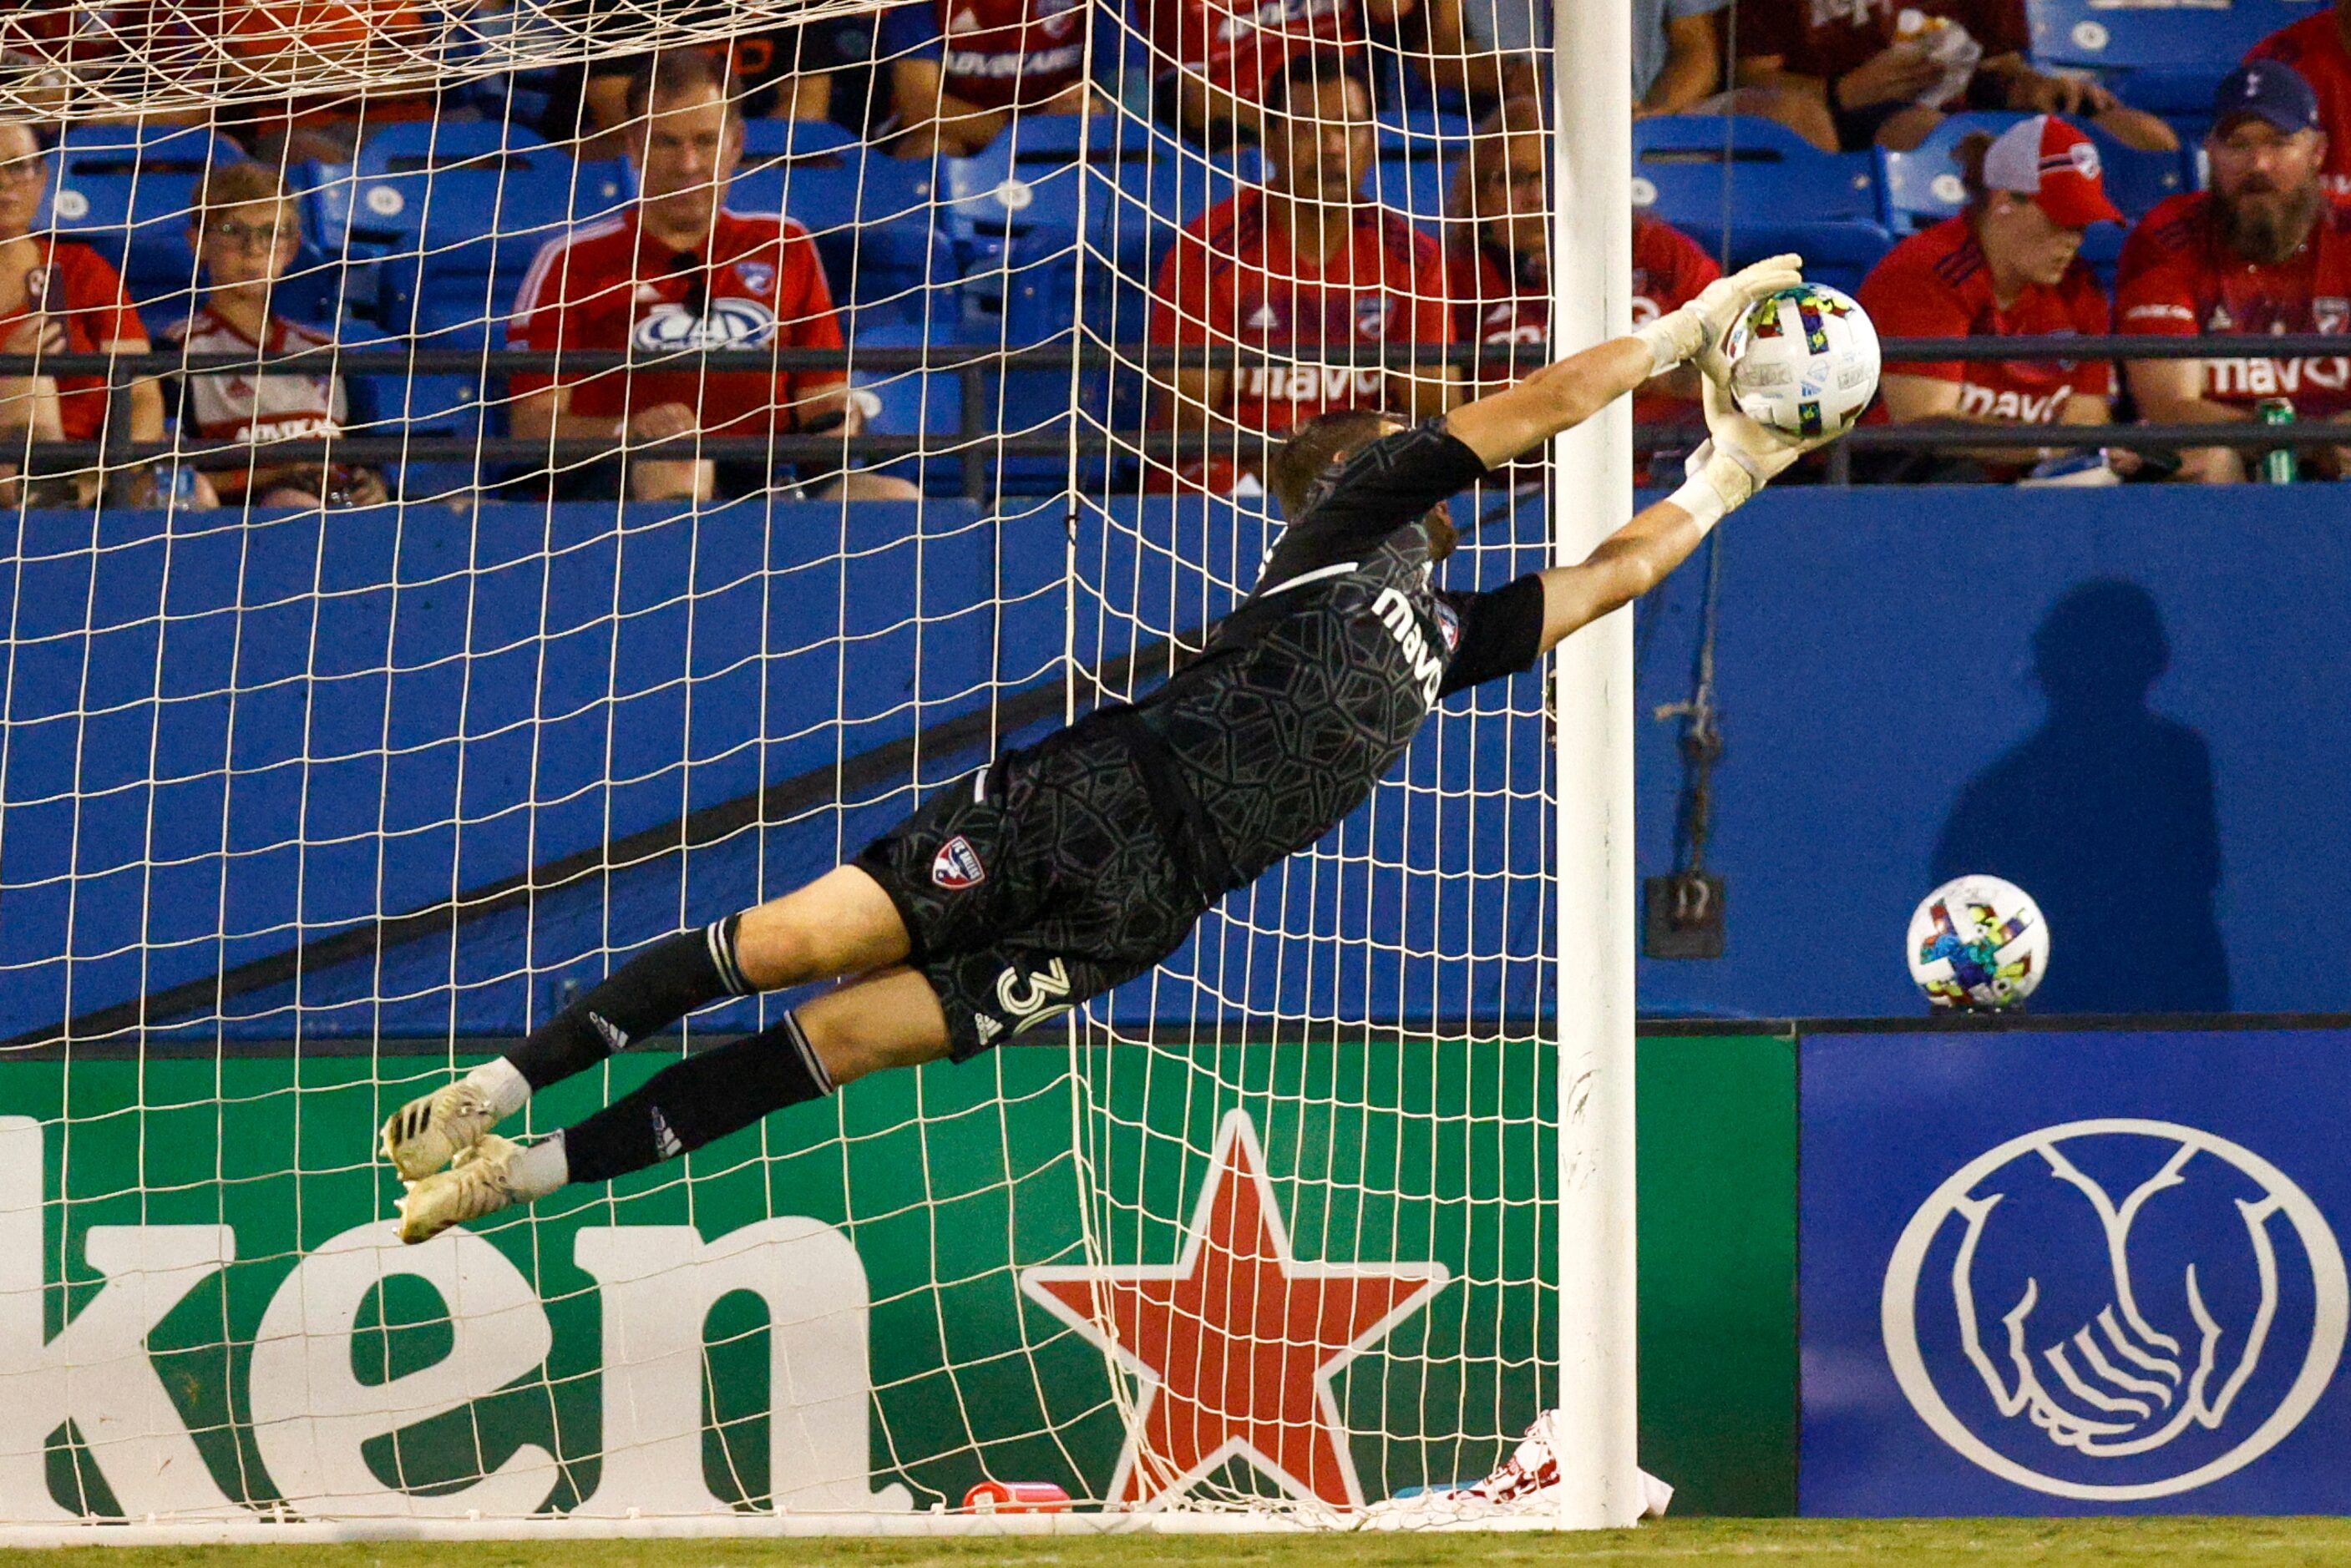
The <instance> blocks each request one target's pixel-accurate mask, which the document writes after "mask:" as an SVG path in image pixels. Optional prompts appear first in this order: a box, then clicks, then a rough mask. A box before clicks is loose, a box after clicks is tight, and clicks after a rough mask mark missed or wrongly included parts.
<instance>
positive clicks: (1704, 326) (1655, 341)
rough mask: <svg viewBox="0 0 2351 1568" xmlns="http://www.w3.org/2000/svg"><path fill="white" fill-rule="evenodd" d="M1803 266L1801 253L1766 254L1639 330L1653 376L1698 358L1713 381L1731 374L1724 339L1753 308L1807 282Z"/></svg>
mask: <svg viewBox="0 0 2351 1568" xmlns="http://www.w3.org/2000/svg"><path fill="white" fill-rule="evenodd" d="M1803 265H1804V258H1803V257H1802V256H1799V255H1781V256H1766V257H1765V258H1764V259H1763V260H1761V261H1760V262H1757V263H1756V264H1755V265H1752V266H1748V267H1741V268H1740V270H1739V271H1737V272H1735V273H1732V274H1731V275H1729V277H1719V278H1716V279H1715V280H1714V281H1713V282H1712V283H1710V284H1708V285H1707V286H1705V287H1704V288H1702V289H1700V290H1698V297H1697V298H1696V299H1693V300H1691V301H1690V302H1689V303H1688V304H1687V305H1685V306H1682V307H1681V308H1680V309H1679V310H1669V311H1667V313H1666V314H1665V315H1663V316H1660V317H1657V318H1656V320H1655V321H1652V322H1650V323H1649V324H1648V325H1647V326H1646V327H1642V328H1640V329H1639V330H1638V331H1636V332H1635V333H1634V334H1633V336H1634V337H1638V338H1639V339H1640V340H1641V341H1642V342H1644V343H1646V344H1647V345H1648V346H1649V359H1650V366H1651V368H1650V370H1649V374H1651V375H1652V376H1655V375H1657V374H1659V373H1660V372H1662V371H1666V370H1670V369H1673V368H1674V367H1675V366H1677V365H1678V364H1680V363H1682V362H1683V361H1684V360H1686V359H1696V360H1697V361H1698V369H1701V370H1703V371H1705V372H1706V374H1707V376H1708V379H1711V380H1718V381H1719V380H1721V379H1724V378H1725V377H1727V376H1728V375H1729V373H1730V369H1729V366H1728V365H1726V364H1725V363H1724V362H1723V358H1722V340H1723V338H1724V337H1725V336H1727V335H1728V334H1729V331H1730V329H1731V327H1733V326H1734V325H1735V324H1736V323H1737V322H1738V320H1739V318H1740V316H1742V315H1744V314H1745V313H1746V310H1747V307H1748V306H1750V305H1752V304H1754V303H1755V302H1756V301H1757V300H1759V299H1761V298H1764V297H1765V296H1768V295H1771V294H1773V293H1775V292H1777V291H1778V290H1780V289H1783V288H1793V287H1795V286H1796V285H1798V284H1800V283H1802V282H1803V281H1804V275H1803V273H1802V271H1801V270H1800V269H1801V268H1802V266H1803Z"/></svg>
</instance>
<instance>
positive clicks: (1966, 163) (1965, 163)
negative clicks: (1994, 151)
mask: <svg viewBox="0 0 2351 1568" xmlns="http://www.w3.org/2000/svg"><path fill="white" fill-rule="evenodd" d="M1990 151H1991V136H1989V135H1988V134H1986V133H1985V132H1983V131H1980V130H1970V131H1969V132H1968V133H1967V134H1966V135H1965V136H1962V137H1960V138H1959V145H1957V146H1956V147H1953V148H1952V149H1951V161H1952V162H1953V163H1956V164H1958V165H1959V184H1960V185H1961V186H1962V187H1963V188H1964V189H1965V190H1966V191H1967V193H1968V211H1969V212H1970V213H1973V212H1975V211H1977V210H1979V209H1980V208H1981V207H1982V206H1983V204H1984V202H1985V201H1986V200H1987V199H1988V198H1989V197H1990V196H1991V190H1990V189H1989V188H1988V187H1987V186H1986V185H1985V184H1984V171H1983V166H1984V154H1985V153H1987V152H1990Z"/></svg>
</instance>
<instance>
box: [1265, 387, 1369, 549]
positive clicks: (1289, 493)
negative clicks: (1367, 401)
mask: <svg viewBox="0 0 2351 1568" xmlns="http://www.w3.org/2000/svg"><path fill="white" fill-rule="evenodd" d="M1394 423H1395V421H1393V420H1391V419H1389V418H1388V417H1387V416H1386V415H1384V414H1381V413H1377V412H1374V410H1370V409H1341V410H1337V411H1336V412H1335V413H1328V414H1316V415H1315V416H1314V417H1313V418H1312V419H1311V420H1301V421H1299V422H1298V423H1297V424H1294V425H1292V426H1290V432H1289V434H1287V435H1285V436H1284V437H1283V438H1282V441H1281V444H1280V446H1278V447H1275V448H1274V449H1273V457H1272V459H1271V460H1270V462H1267V463H1266V465H1265V483H1266V488H1267V489H1269V490H1270V491H1272V492H1273V498H1274V500H1275V501H1277V502H1279V503H1280V505H1281V515H1282V517H1283V519H1284V520H1285V521H1288V522H1291V523H1295V522H1297V521H1298V519H1299V518H1300V517H1301V515H1303V514H1304V513H1305V511H1306V497H1307V493H1308V492H1309V491H1311V490H1312V489H1313V488H1314V482H1315V481H1316V480H1318V479H1320V478H1322V474H1323V472H1324V471H1325V470H1326V469H1328V468H1329V467H1330V466H1331V465H1332V463H1334V462H1340V461H1341V460H1342V459H1343V458H1345V457H1347V456H1348V455H1350V454H1351V453H1353V452H1354V450H1355V449H1356V448H1357V447H1360V446H1363V445H1364V444H1365V443H1367V442H1370V441H1377V440H1379V439H1380V437H1381V436H1382V435H1383V434H1384V433H1385V432H1386V431H1387V428H1388V426H1390V425H1391V424H1394Z"/></svg>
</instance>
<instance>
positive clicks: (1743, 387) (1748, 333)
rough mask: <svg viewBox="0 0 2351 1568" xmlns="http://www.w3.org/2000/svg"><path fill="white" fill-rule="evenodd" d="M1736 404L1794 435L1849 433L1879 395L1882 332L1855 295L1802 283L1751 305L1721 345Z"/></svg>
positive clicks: (1752, 417)
mask: <svg viewBox="0 0 2351 1568" xmlns="http://www.w3.org/2000/svg"><path fill="white" fill-rule="evenodd" d="M1723 357H1724V358H1727V359H1729V362H1730V398H1731V400H1732V401H1733V402H1735V403H1737V404H1738V405H1739V411H1740V413H1742V414H1745V415H1746V416H1747V417H1748V418H1749V419H1750V420H1753V421H1755V422H1756V423H1757V424H1761V425H1769V426H1770V427H1771V429H1773V430H1775V431H1782V432H1784V433H1785V434H1788V435H1792V436H1817V435H1843V434H1844V432H1845V431H1847V430H1849V429H1851V428H1852V425H1853V422H1854V421H1855V420H1857V419H1859V418H1861V411H1862V410H1864V409H1865V408H1867V407H1869V400H1870V399H1871V398H1873V397H1875V396H1876V395H1877V367H1878V355H1877V328H1876V327H1873V326H1871V325H1870V322H1869V315H1868V313H1867V312H1866V311H1865V310H1863V309H1862V308H1861V306H1860V305H1859V304H1858V303H1856V302H1855V300H1854V298H1853V297H1852V296H1850V295H1844V294H1840V293H1838V292H1837V291H1836V290H1835V289H1834V288H1831V287H1829V286H1826V285H1825V284H1818V283H1800V284H1798V285H1796V286H1794V287H1792V288H1783V289H1781V290H1779V291H1777V292H1776V293H1773V294H1771V295H1767V296H1764V297H1763V298H1761V299H1759V300H1757V301H1756V302H1755V303H1754V304H1753V305H1750V306H1748V307H1747V313H1746V314H1745V315H1744V316H1741V317H1740V318H1739V320H1738V322H1737V324H1736V325H1734V326H1733V327H1731V329H1730V335H1729V337H1728V338H1726V339H1725V340H1724V342H1723Z"/></svg>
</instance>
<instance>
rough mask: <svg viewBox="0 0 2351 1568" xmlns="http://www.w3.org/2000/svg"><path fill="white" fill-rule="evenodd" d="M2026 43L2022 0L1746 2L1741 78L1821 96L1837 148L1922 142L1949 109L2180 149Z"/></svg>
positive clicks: (2152, 121) (2167, 133)
mask: <svg viewBox="0 0 2351 1568" xmlns="http://www.w3.org/2000/svg"><path fill="white" fill-rule="evenodd" d="M2031 42H2032V34H2031V32H2030V30H2029V29H2028V28H2027V26H2025V19H2024V0H1750V3H1749V4H1748V5H1743V6H1741V7H1740V13H1739V63H1738V75H1739V81H1740V85H1741V86H1744V87H1759V88H1778V89H1781V90H1782V91H1788V92H1803V93H1809V94H1811V95H1813V97H1815V98H1817V99H1821V100H1822V101H1823V103H1824V104H1825V105H1826V107H1827V109H1828V111H1829V113H1830V115H1831V117H1832V118H1833V119H1834V122H1835V126H1836V131H1837V148H1836V149H1833V151H1836V150H1841V151H1847V152H1857V151H1862V150H1864V149H1865V148H1867V147H1868V146H1870V145H1871V143H1873V142H1875V143H1876V144H1877V145H1879V146H1883V147H1892V148H1897V149H1908V148H1912V147H1916V146H1917V145H1918V143H1919V142H1920V141H1922V140H1925V139H1926V136H1927V133H1928V131H1930V130H1934V129H1935V127H1936V125H1937V124H1938V122H1940V121H1941V119H1942V118H1943V113H1944V111H1945V109H2023V110H2027V111H2029V112H2032V113H2039V114H2068V115H2074V116H2077V117H2084V118H2087V119H2093V120H2095V122H2096V123H2097V126H2098V129H2099V130H2104V131H2105V132H2106V133H2107V134H2108V135H2111V136H2113V137H2114V138H2115V139H2116V140H2118V141H2120V142H2122V143H2123V144H2124V145H2125V146H2126V147H2137V148H2146V149H2150V150H2154V151H2171V150H2175V149H2177V148H2178V147H2179V137H2177V136H2175V135H2174V134H2173V133H2172V130H2171V128H2170V127H2169V126H2168V125H2166V124H2165V123H2164V122H2163V121H2162V120H2160V119H2157V118H2156V117H2155V116H2154V115H2151V114H2147V113H2145V112H2144V111H2142V110H2139V109H2126V108H2125V107H2123V104H2122V102H2121V101H2120V100H2119V99H2116V97H2115V95H2114V94H2113V93H2112V92H2109V91H2108V90H2107V89H2106V88H2103V87H2100V86H2099V85H2098V84H2096V83H2095V82H2092V81H2088V80H2085V79H2084V78H2078V77H2069V76H2051V75H2048V74H2046V73H2044V72H2041V71H2036V70H2034V69H2033V68H2032V66H2031V65H2030V64H2029V63H2027V61H2026V59H2025V49H2026V48H2027V47H2028V46H2029V45H2030V44H2031ZM1782 118H1785V117H1782ZM1790 123H1792V124H1793V123H1797V122H1795V121H1793V120H1791V121H1790ZM1799 129H1802V127H1801V126H1799Z"/></svg>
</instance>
